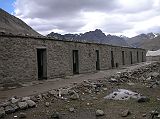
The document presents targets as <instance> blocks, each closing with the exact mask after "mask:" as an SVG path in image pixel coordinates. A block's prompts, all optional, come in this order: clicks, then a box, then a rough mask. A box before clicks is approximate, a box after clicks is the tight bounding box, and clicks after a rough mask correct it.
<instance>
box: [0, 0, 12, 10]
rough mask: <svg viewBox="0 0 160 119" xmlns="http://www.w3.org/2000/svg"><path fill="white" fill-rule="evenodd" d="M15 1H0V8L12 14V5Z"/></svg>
mask: <svg viewBox="0 0 160 119" xmlns="http://www.w3.org/2000/svg"><path fill="white" fill-rule="evenodd" d="M14 1H15V0H0V8H2V9H4V10H5V11H7V12H9V13H13V11H14V6H13V3H14Z"/></svg>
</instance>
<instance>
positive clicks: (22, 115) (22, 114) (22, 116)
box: [19, 112, 27, 118]
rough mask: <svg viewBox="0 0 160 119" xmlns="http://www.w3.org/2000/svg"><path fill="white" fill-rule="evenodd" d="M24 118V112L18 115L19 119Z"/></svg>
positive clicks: (25, 115)
mask: <svg viewBox="0 0 160 119" xmlns="http://www.w3.org/2000/svg"><path fill="white" fill-rule="evenodd" d="M26 117H27V114H26V113H24V112H21V113H20V114H19V118H26Z"/></svg>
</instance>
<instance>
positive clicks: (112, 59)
mask: <svg viewBox="0 0 160 119" xmlns="http://www.w3.org/2000/svg"><path fill="white" fill-rule="evenodd" d="M111 66H112V68H113V67H114V55H113V51H111Z"/></svg>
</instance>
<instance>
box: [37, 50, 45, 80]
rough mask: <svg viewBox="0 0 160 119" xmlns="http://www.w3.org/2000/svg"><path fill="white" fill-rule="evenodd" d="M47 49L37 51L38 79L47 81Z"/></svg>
mask: <svg viewBox="0 0 160 119" xmlns="http://www.w3.org/2000/svg"><path fill="white" fill-rule="evenodd" d="M46 55H47V54H46V49H37V64H38V79H39V80H42V79H47V56H46Z"/></svg>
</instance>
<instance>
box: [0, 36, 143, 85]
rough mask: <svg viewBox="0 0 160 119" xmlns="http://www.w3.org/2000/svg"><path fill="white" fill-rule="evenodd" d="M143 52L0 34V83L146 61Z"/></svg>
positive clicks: (105, 45)
mask: <svg viewBox="0 0 160 119" xmlns="http://www.w3.org/2000/svg"><path fill="white" fill-rule="evenodd" d="M145 56H146V51H145V50H144V49H138V48H129V47H120V46H112V45H107V44H97V43H84V42H73V41H59V40H55V39H51V38H44V37H42V38H37V37H29V36H13V35H0V83H3V82H11V81H33V80H38V79H39V80H41V79H53V78H55V77H62V76H67V75H73V74H79V73H88V72H96V71H97V70H106V69H111V68H115V67H120V66H123V65H131V64H135V63H138V62H144V61H146V57H145Z"/></svg>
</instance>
